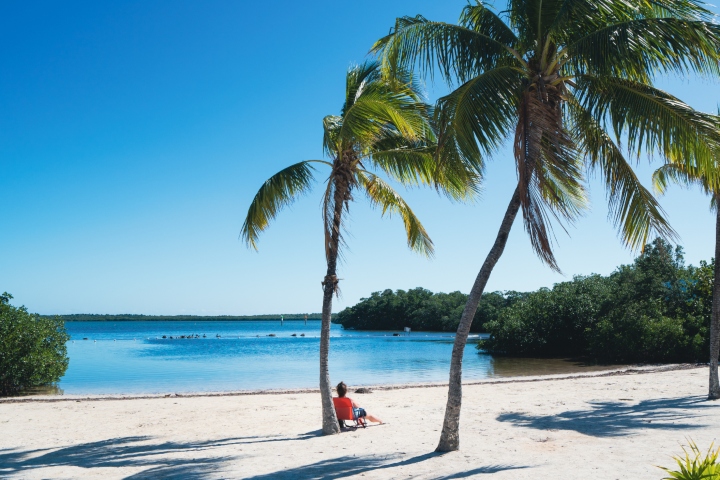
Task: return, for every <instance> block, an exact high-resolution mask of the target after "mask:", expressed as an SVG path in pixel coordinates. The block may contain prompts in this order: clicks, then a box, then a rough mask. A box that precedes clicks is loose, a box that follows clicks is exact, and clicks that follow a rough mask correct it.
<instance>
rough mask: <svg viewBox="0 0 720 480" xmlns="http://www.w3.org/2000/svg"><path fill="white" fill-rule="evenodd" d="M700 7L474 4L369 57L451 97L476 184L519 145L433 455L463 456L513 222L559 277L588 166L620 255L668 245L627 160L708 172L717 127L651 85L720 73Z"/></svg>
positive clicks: (465, 323)
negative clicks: (472, 343) (491, 300)
mask: <svg viewBox="0 0 720 480" xmlns="http://www.w3.org/2000/svg"><path fill="white" fill-rule="evenodd" d="M702 5H703V4H702V3H700V2H699V1H696V0H509V1H508V6H507V10H505V11H503V12H501V13H499V14H498V13H496V12H494V11H493V10H491V9H490V8H488V7H486V6H485V5H484V4H483V3H481V2H479V1H478V2H476V3H475V4H472V5H468V6H467V7H465V8H464V9H463V11H462V14H461V16H460V21H459V24H458V25H454V24H448V23H442V22H433V21H429V20H427V19H425V18H423V17H422V16H416V17H403V18H399V19H397V21H396V24H395V28H394V30H393V31H391V33H390V34H389V35H388V36H386V37H384V38H382V39H380V40H379V41H378V42H377V43H376V44H375V46H374V47H373V50H374V51H375V52H377V53H379V54H380V58H381V61H382V64H383V71H384V73H385V74H387V75H388V76H392V75H394V74H395V73H396V72H398V71H404V70H406V69H410V68H418V69H419V70H421V72H423V73H424V74H426V75H428V76H430V77H431V78H433V77H434V76H436V75H440V76H442V77H443V78H444V79H445V80H446V81H447V83H448V84H449V85H450V86H451V88H454V90H453V91H452V92H451V93H449V94H448V95H447V96H445V97H443V98H440V99H439V100H438V102H437V106H436V114H435V118H436V123H437V124H438V150H437V157H438V159H439V163H440V164H441V165H442V164H453V163H461V164H465V165H467V166H469V167H470V168H473V169H474V170H475V171H476V172H477V174H478V176H479V178H482V174H483V171H484V167H485V161H486V159H488V158H490V157H492V156H493V154H494V153H495V152H496V151H497V149H498V148H499V147H500V146H501V145H502V144H503V143H504V142H505V141H506V140H508V139H509V138H512V141H513V145H514V157H515V165H516V170H517V178H518V183H517V187H516V188H515V191H514V193H513V194H512V197H511V200H510V203H509V205H508V207H507V211H506V212H505V216H504V218H503V221H502V223H501V226H500V230H499V232H498V235H497V237H496V240H495V243H494V245H493V246H492V248H491V250H490V253H489V254H488V256H487V258H486V259H485V262H484V263H483V265H482V268H481V269H480V272H479V273H478V275H477V278H476V280H475V283H474V284H473V287H472V290H471V291H470V296H469V298H468V302H467V305H466V307H465V310H464V312H463V315H462V317H461V321H460V324H459V326H458V331H457V335H456V337H455V345H454V347H453V351H452V361H451V368H450V385H449V392H448V401H447V408H446V411H445V419H444V424H443V429H442V433H441V436H440V442H439V445H438V447H437V450H438V451H450V450H457V449H458V448H459V443H460V439H459V422H460V406H461V399H462V390H461V387H462V384H461V375H462V357H463V351H464V347H465V344H466V342H467V335H468V332H469V331H470V325H471V322H472V319H473V316H474V313H475V310H476V308H477V305H478V302H479V301H480V297H481V295H482V292H483V290H484V288H485V285H486V283H487V281H488V278H489V277H490V273H491V272H492V270H493V268H494V266H495V264H496V263H497V261H498V259H499V258H500V255H501V254H502V252H503V249H504V247H505V244H506V241H507V238H508V235H509V232H510V228H511V226H512V224H513V221H514V219H515V216H516V215H517V213H518V211H519V210H522V217H523V223H524V226H525V230H526V231H527V233H528V235H529V236H530V241H531V244H532V247H533V249H534V251H535V252H536V253H537V254H538V256H539V257H540V258H541V259H542V261H544V262H545V263H546V264H547V265H549V266H550V267H551V268H553V269H555V270H558V269H559V267H558V265H557V262H556V260H555V256H554V254H553V250H552V240H553V236H552V231H551V230H552V226H551V224H550V221H551V220H552V219H553V218H554V219H556V220H559V221H561V224H562V222H563V221H566V222H572V221H573V220H574V219H576V218H577V216H578V214H579V213H580V212H581V211H582V209H583V208H584V206H585V204H586V197H585V190H584V178H583V170H584V169H585V167H586V168H587V169H588V170H590V171H591V172H593V171H595V172H598V173H599V174H600V176H602V177H603V179H604V182H605V185H606V188H607V196H608V201H609V205H610V212H611V213H610V217H611V218H612V220H613V221H614V222H615V223H616V224H617V225H618V226H619V230H620V235H621V237H622V240H623V242H624V243H625V244H626V245H628V246H630V247H633V248H640V247H642V246H643V245H644V244H645V242H646V239H647V238H648V235H649V234H650V233H651V232H656V233H657V234H659V235H662V236H672V235H673V233H674V232H673V230H672V229H671V227H670V226H669V225H668V223H667V221H666V220H665V218H664V213H663V211H662V209H661V208H660V206H659V205H658V203H657V201H656V200H655V199H654V198H653V196H652V194H651V193H650V192H649V191H648V190H647V189H645V188H644V187H643V186H642V184H641V183H640V182H639V181H638V179H637V177H636V175H635V173H634V172H633V169H632V166H631V164H630V163H629V162H628V160H627V159H626V156H625V154H626V153H627V155H628V156H629V157H636V158H638V159H639V156H640V155H641V153H643V152H647V153H655V154H656V155H657V154H659V155H660V156H662V157H663V158H665V159H667V160H668V161H673V162H683V163H686V164H688V165H695V166H697V167H698V168H700V169H706V168H709V166H708V165H709V163H710V157H711V155H710V154H709V150H710V149H711V148H710V143H711V140H710V138H711V137H712V136H713V133H714V132H713V129H714V125H713V120H712V119H711V118H710V117H709V116H708V115H704V114H701V113H698V112H696V111H694V110H693V109H691V108H690V107H689V106H687V105H686V104H684V103H683V102H681V101H680V100H678V99H677V98H675V97H673V96H672V95H670V94H668V93H666V92H664V91H662V90H659V89H657V88H655V87H654V86H653V78H654V76H655V75H656V74H657V73H662V72H671V73H675V74H684V73H686V72H689V71H695V72H702V73H707V74H713V75H716V74H718V72H719V70H720V68H719V67H718V58H719V56H720V54H719V53H718V51H719V50H720V26H718V25H715V24H713V23H712V22H711V21H710V20H711V17H712V15H711V12H710V11H708V10H707V9H705V8H704V7H703V6H702ZM456 86H457V88H455V87H456ZM621 141H622V142H623V143H624V144H625V148H622V144H621Z"/></svg>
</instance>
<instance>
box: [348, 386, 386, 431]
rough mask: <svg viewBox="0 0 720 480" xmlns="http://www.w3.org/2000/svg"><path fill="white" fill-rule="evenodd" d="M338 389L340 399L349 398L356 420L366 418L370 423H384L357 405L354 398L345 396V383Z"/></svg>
mask: <svg viewBox="0 0 720 480" xmlns="http://www.w3.org/2000/svg"><path fill="white" fill-rule="evenodd" d="M336 389H337V394H338V398H347V399H348V400H350V402H351V403H352V409H353V416H354V417H355V419H356V420H357V419H359V418H364V419H366V420H367V421H369V422H375V423H380V424H382V423H383V421H382V420H380V419H379V418H378V417H376V416H374V415H370V414H369V413H367V412H366V411H365V409H364V408H362V407H361V406H360V405H358V404H357V403H355V401H354V400H353V399H352V398H350V397H345V395H346V394H347V385H345V382H340V383H338V384H337V387H336Z"/></svg>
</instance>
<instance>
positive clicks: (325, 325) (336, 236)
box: [320, 181, 350, 435]
mask: <svg viewBox="0 0 720 480" xmlns="http://www.w3.org/2000/svg"><path fill="white" fill-rule="evenodd" d="M344 183H345V182H342V181H336V183H335V194H334V198H333V201H334V208H333V219H332V227H331V234H330V238H329V245H328V246H327V273H326V274H325V279H324V280H323V282H322V286H323V306H322V322H321V328H320V397H321V399H322V417H323V419H322V420H323V421H322V432H323V435H334V434H336V433H340V424H339V423H338V419H337V415H336V414H335V407H334V405H333V401H332V386H331V385H330V371H329V369H328V357H329V354H330V321H331V319H332V297H333V295H334V294H335V292H336V291H337V284H338V279H337V257H338V250H339V247H340V226H341V225H342V213H343V208H344V206H345V204H346V201H347V199H348V198H349V197H350V192H349V188H343V187H345V185H344ZM326 241H328V240H326Z"/></svg>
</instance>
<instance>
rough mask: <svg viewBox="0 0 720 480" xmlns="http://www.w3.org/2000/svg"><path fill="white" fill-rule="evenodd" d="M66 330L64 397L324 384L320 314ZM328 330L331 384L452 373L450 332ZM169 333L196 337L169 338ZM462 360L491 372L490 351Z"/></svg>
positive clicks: (77, 325)
mask: <svg viewBox="0 0 720 480" xmlns="http://www.w3.org/2000/svg"><path fill="white" fill-rule="evenodd" d="M66 328H67V330H68V333H69V334H70V335H71V341H70V342H69V343H68V355H69V357H70V366H69V368H68V371H67V373H66V374H65V376H64V377H63V378H62V379H61V380H60V384H59V387H60V388H61V389H62V390H63V391H64V392H65V393H66V394H91V393H160V392H189V391H223V390H246V389H266V388H315V387H317V385H318V354H319V348H320V339H319V336H320V322H319V321H308V322H307V325H305V324H304V322H302V321H286V322H285V323H284V325H282V326H281V325H280V322H197V323H193V322H115V323H113V322H67V323H66ZM331 332H332V333H331V335H332V338H331V341H330V375H331V377H330V378H331V380H332V382H333V383H336V382H339V381H340V380H344V381H345V382H346V383H348V384H351V385H360V384H365V385H368V384H388V383H413V382H433V381H446V380H447V375H448V366H449V360H450V352H451V350H452V340H453V336H452V335H450V334H435V333H424V332H420V333H411V334H409V335H408V334H402V336H399V337H394V336H392V332H367V331H362V332H359V331H353V330H343V329H342V327H340V326H338V325H333V326H332V330H331ZM270 334H274V335H276V336H275V337H269V336H268V335H270ZM292 334H296V335H297V336H295V337H293V336H291V335H292ZM301 334H304V335H305V336H304V337H301V336H300V335H301ZM163 335H165V336H166V337H170V336H172V337H178V336H181V335H186V336H187V335H193V336H194V335H199V336H200V338H192V339H178V338H173V339H172V340H171V339H170V338H166V339H163V338H162V336H163ZM203 335H205V336H206V338H202V336H203ZM217 335H220V337H217ZM83 338H87V339H88V340H83ZM466 357H467V358H466V362H465V368H464V374H465V377H466V378H483V377H486V376H488V374H490V373H491V370H492V365H491V361H490V360H491V359H490V357H488V356H486V355H482V356H481V355H478V354H477V351H476V350H475V349H474V345H469V346H468V349H467V352H466Z"/></svg>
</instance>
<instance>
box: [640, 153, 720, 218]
mask: <svg viewBox="0 0 720 480" xmlns="http://www.w3.org/2000/svg"><path fill="white" fill-rule="evenodd" d="M652 180H653V187H654V188H655V191H656V192H658V193H659V194H660V195H663V194H665V192H666V191H667V189H668V187H669V186H670V183H677V184H678V185H681V186H686V187H687V186H690V185H692V184H697V185H699V186H700V188H701V189H702V190H703V192H704V193H705V194H707V195H710V209H711V210H715V209H717V206H718V205H717V200H718V198H720V180H719V179H718V176H717V175H716V176H714V177H713V178H708V177H706V176H705V175H703V174H702V173H701V172H700V171H699V170H698V169H697V168H693V167H688V166H686V165H682V164H676V163H666V164H665V165H663V166H661V167H660V168H658V169H657V170H655V172H653V176H652Z"/></svg>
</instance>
